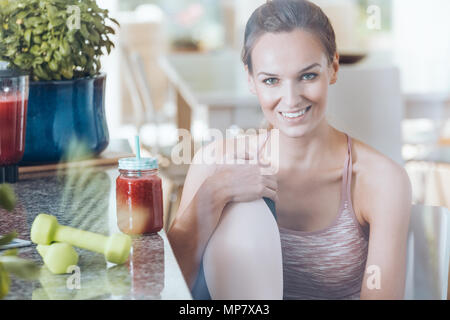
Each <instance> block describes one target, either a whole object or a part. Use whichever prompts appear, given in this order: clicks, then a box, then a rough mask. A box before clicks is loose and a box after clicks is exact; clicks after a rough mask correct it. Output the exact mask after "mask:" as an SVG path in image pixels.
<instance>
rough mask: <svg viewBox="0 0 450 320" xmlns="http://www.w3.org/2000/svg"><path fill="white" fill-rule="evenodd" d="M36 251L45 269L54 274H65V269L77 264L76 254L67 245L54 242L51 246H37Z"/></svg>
mask: <svg viewBox="0 0 450 320" xmlns="http://www.w3.org/2000/svg"><path fill="white" fill-rule="evenodd" d="M36 250H37V251H38V252H39V254H40V255H41V257H42V260H44V263H45V265H46V266H47V268H48V269H49V270H50V271H51V272H52V273H54V274H61V273H67V268H68V267H70V266H73V265H76V264H77V263H78V254H77V252H76V251H75V249H74V248H73V247H72V246H71V245H70V244H68V243H65V242H56V243H52V244H51V245H48V246H46V245H42V244H39V245H38V246H37V247H36Z"/></svg>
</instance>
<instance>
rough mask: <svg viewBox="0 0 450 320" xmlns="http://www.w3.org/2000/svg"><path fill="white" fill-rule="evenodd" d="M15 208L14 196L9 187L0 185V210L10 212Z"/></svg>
mask: <svg viewBox="0 0 450 320" xmlns="http://www.w3.org/2000/svg"><path fill="white" fill-rule="evenodd" d="M15 206H16V196H15V195H14V190H13V189H12V188H11V186H9V185H7V184H0V208H4V209H6V210H8V211H12V210H13V209H14V207H15Z"/></svg>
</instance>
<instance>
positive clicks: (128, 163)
mask: <svg viewBox="0 0 450 320" xmlns="http://www.w3.org/2000/svg"><path fill="white" fill-rule="evenodd" d="M119 169H123V170H153V169H158V160H157V159H156V158H141V159H137V158H122V159H119Z"/></svg>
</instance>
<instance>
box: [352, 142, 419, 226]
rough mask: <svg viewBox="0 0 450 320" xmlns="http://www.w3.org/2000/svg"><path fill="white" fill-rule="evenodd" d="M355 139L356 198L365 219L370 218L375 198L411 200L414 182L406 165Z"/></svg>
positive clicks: (354, 171) (389, 200) (385, 200)
mask: <svg viewBox="0 0 450 320" xmlns="http://www.w3.org/2000/svg"><path fill="white" fill-rule="evenodd" d="M352 141H353V146H352V155H353V173H354V175H355V192H354V195H355V198H356V199H355V202H357V204H358V205H357V206H358V207H359V208H360V209H361V212H362V213H363V217H364V219H365V220H366V221H368V220H370V217H369V216H368V215H369V214H370V213H369V212H371V211H373V210H370V209H368V208H369V207H371V208H373V207H375V206H376V205H374V202H379V203H383V202H384V203H385V205H389V204H388V203H389V202H394V201H398V200H400V201H401V200H405V202H407V201H410V194H411V183H410V180H409V177H408V174H407V172H406V170H405V169H404V167H403V166H401V165H400V164H398V163H396V162H395V161H393V160H392V159H390V158H389V157H387V156H386V155H384V154H382V153H381V152H379V151H377V150H376V149H374V148H372V147H371V146H369V145H367V144H366V143H364V142H362V141H360V140H358V139H354V138H353V139H352ZM402 198H403V199H402Z"/></svg>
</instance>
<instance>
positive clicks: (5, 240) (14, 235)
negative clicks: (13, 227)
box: [0, 231, 17, 246]
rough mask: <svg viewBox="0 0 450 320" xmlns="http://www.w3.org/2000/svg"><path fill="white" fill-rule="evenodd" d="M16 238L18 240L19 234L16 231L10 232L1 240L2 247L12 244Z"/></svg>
mask: <svg viewBox="0 0 450 320" xmlns="http://www.w3.org/2000/svg"><path fill="white" fill-rule="evenodd" d="M15 238H17V233H16V232H15V231H13V232H10V233H8V234H6V235H4V236H2V237H1V238H0V246H3V245H5V244H8V243H10V242H11V241H13V240H14V239H15Z"/></svg>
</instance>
